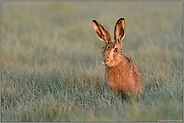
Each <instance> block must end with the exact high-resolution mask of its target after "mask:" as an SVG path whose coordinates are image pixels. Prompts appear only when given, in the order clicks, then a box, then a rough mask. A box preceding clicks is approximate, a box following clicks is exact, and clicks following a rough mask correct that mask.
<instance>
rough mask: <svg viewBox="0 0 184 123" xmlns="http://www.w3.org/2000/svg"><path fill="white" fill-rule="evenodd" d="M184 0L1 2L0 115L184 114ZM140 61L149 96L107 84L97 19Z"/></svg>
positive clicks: (153, 117)
mask: <svg viewBox="0 0 184 123" xmlns="http://www.w3.org/2000/svg"><path fill="white" fill-rule="evenodd" d="M182 16H183V15H182V2H4V1H3V2H2V14H1V18H2V26H1V36H2V40H1V121H32V122H33V121H37V122H38V121H158V120H178V121H181V120H183V118H182V112H183V107H182V106H183V105H182V104H183V84H182V82H183V74H182V73H183V71H182V70H183V61H182V60H183V56H182V51H183V49H182V47H183V44H182V38H183V36H182ZM121 17H124V18H125V24H126V27H125V28H126V36H125V39H124V40H123V41H122V43H123V48H122V50H123V52H124V54H125V55H126V56H129V57H130V58H131V59H132V60H133V61H134V62H135V63H136V65H137V66H138V68H139V70H140V72H141V75H142V79H143V91H144V94H143V98H142V99H140V100H139V101H137V100H135V99H130V100H128V101H125V100H122V99H119V98H117V97H116V96H115V94H111V93H110V92H108V91H106V89H105V88H104V80H105V78H104V74H105V67H104V66H103V65H102V64H101V61H102V53H101V48H102V47H103V46H104V42H102V41H100V40H99V39H98V37H97V35H96V33H95V31H94V29H93V26H92V20H93V19H96V20H97V21H98V22H99V23H101V24H102V25H103V26H104V27H105V28H106V29H107V30H108V31H109V33H110V34H111V37H112V39H114V26H115V23H116V21H117V20H118V19H119V18H121Z"/></svg>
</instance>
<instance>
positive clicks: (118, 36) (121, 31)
mask: <svg viewBox="0 0 184 123" xmlns="http://www.w3.org/2000/svg"><path fill="white" fill-rule="evenodd" d="M124 37H125V19H124V18H120V19H119V20H118V21H117V22H116V25H115V29H114V40H115V42H116V43H117V44H118V43H120V44H121V41H122V40H123V38H124Z"/></svg>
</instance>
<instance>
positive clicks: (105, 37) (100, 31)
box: [93, 20, 112, 43]
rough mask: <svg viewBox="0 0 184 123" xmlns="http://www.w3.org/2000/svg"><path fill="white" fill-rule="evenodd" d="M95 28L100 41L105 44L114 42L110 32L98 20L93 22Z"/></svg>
mask: <svg viewBox="0 0 184 123" xmlns="http://www.w3.org/2000/svg"><path fill="white" fill-rule="evenodd" d="M93 27H94V29H95V31H96V34H97V36H98V37H99V38H100V40H102V41H104V42H105V43H111V42H112V40H111V36H110V34H109V32H108V31H107V30H106V29H105V28H104V27H103V26H102V25H100V23H98V22H97V21H96V20H93Z"/></svg>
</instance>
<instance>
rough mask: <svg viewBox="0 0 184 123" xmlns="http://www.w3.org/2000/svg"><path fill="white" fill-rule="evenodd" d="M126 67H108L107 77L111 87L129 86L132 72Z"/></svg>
mask: <svg viewBox="0 0 184 123" xmlns="http://www.w3.org/2000/svg"><path fill="white" fill-rule="evenodd" d="M128 71H129V70H128V69H126V68H117V67H115V68H107V73H106V78H107V82H108V84H109V85H110V86H111V87H114V88H117V89H121V88H124V87H126V86H127V84H128V83H129V81H130V76H131V74H130V72H128Z"/></svg>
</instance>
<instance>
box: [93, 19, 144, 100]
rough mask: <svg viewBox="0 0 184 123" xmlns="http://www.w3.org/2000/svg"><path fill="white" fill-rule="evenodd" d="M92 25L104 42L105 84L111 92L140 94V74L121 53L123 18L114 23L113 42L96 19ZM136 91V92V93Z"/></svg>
mask: <svg viewBox="0 0 184 123" xmlns="http://www.w3.org/2000/svg"><path fill="white" fill-rule="evenodd" d="M92 22H93V27H94V29H95V31H96V34H97V36H98V37H99V38H100V40H102V41H104V42H105V46H104V47H103V48H102V50H103V62H102V64H103V65H104V66H106V80H107V85H109V86H110V89H111V90H112V91H113V92H117V93H118V94H120V93H121V94H122V97H124V96H125V95H126V94H127V93H128V94H131V93H132V94H134V96H135V97H136V96H138V98H139V95H142V79H141V74H140V72H139V70H138V68H137V66H136V65H135V63H134V62H133V61H132V60H131V59H130V58H128V57H127V56H124V55H123V51H122V50H121V48H122V44H121V41H122V40H123V38H124V37H125V19H124V18H120V19H119V20H118V21H117V22H116V25H115V30H114V40H115V41H114V42H113V41H112V40H111V36H110V34H109V32H108V31H107V30H106V29H105V28H104V27H103V26H102V25H101V24H100V23H98V22H97V21H96V20H93V21H92ZM137 92H138V93H137Z"/></svg>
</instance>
